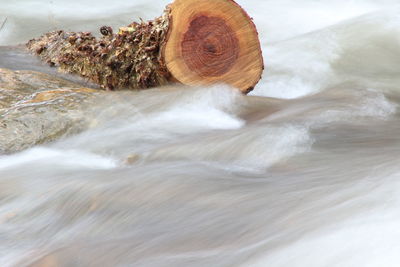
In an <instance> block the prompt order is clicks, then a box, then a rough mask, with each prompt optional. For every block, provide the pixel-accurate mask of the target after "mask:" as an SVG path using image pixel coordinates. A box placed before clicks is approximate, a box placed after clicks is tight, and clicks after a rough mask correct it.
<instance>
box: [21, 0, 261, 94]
mask: <svg viewBox="0 0 400 267" xmlns="http://www.w3.org/2000/svg"><path fill="white" fill-rule="evenodd" d="M100 31H101V33H102V35H103V37H101V38H100V39H96V38H95V37H94V36H93V35H92V34H91V33H88V32H79V33H72V32H64V31H57V32H51V33H47V34H45V35H44V36H42V37H40V38H38V39H33V40H31V41H29V43H28V44H27V46H28V48H29V49H30V50H31V51H32V52H34V53H35V54H37V55H39V56H40V57H41V59H42V60H44V61H46V62H47V63H48V64H50V65H51V66H58V67H59V68H60V69H61V70H62V71H65V72H70V73H75V74H79V75H81V76H83V77H85V78H88V79H89V80H91V81H93V82H95V83H97V84H99V85H100V86H101V87H103V88H106V89H110V90H113V89H118V88H132V89H141V88H149V87H155V86H160V85H165V84H167V83H170V82H179V83H183V84H187V85H209V84H214V83H227V84H230V85H232V86H234V87H237V88H239V89H240V90H241V91H242V92H244V93H248V92H250V91H251V90H252V89H253V88H254V86H255V85H256V84H257V83H258V81H259V80H260V78H261V74H262V71H263V59H262V54H261V48H260V43H259V39H258V34H257V30H256V28H255V25H254V23H253V22H252V20H251V18H250V17H249V16H248V15H247V13H246V12H245V11H244V10H243V9H242V8H241V7H240V6H239V5H238V4H236V3H235V2H234V1H233V0H175V2H174V3H172V4H170V5H169V6H167V8H166V9H165V11H164V14H163V15H162V16H161V17H158V18H156V19H155V20H152V21H148V22H143V21H142V22H141V23H136V22H134V23H132V24H130V25H128V26H127V27H122V28H120V29H119V32H118V33H116V34H114V33H113V31H112V29H111V28H110V27H106V26H103V27H102V28H101V29H100Z"/></svg>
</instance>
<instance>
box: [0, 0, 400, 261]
mask: <svg viewBox="0 0 400 267" xmlns="http://www.w3.org/2000/svg"><path fill="white" fill-rule="evenodd" d="M238 2H239V4H241V5H242V6H243V7H244V8H245V9H246V10H247V11H248V12H249V14H250V15H251V16H252V17H253V18H254V21H255V24H256V25H257V27H258V30H259V33H260V39H261V43H262V49H263V53H264V60H265V65H266V69H265V72H264V74H263V79H262V80H261V82H260V83H259V84H258V86H257V87H256V88H255V90H254V91H253V92H252V93H251V94H250V95H249V96H243V95H241V94H239V93H238V92H237V90H235V89H232V88H229V87H228V86H226V85H215V86H212V87H203V88H194V89H193V88H191V89H188V88H186V87H172V88H168V89H153V90H147V91H144V92H140V93H135V92H132V93H124V97H121V99H123V101H121V102H119V103H117V102H112V103H106V102H104V101H103V102H101V103H98V105H97V106H96V107H94V108H96V109H97V110H98V112H97V117H96V118H95V122H92V123H95V126H92V127H91V128H90V130H87V131H85V132H82V133H80V134H77V135H73V136H69V137H65V138H63V139H61V140H59V141H56V142H53V143H51V144H45V145H40V146H36V147H33V148H31V149H28V150H25V151H22V152H19V153H16V154H12V155H7V156H0V266H68V267H69V266H146V267H152V266H157V267H162V266H199V267H204V266H217V267H222V266H240V267H247V266H252V267H256V266H257V267H258V266H260V267H288V266H290V267H322V266H324V267H355V266H360V267H361V266H363V267H391V266H393V267H398V266H399V265H400V253H399V251H400V230H399V229H400V228H399V225H400V213H399V208H400V114H399V112H398V105H399V103H400V67H399V66H400V19H399V17H400V7H399V6H398V4H397V3H398V1H396V0H393V1H391V0H386V1H385V0H353V1H345V0H332V1H322V0H301V1H300V0H238ZM167 3H168V1H166V0H162V1H161V0H154V1H144V0H132V1H125V0H114V1H108V0H97V1H96V3H93V1H91V0H80V1H67V0H51V1H48V0H13V1H9V0H0V26H1V24H2V22H3V21H5V23H4V27H3V29H2V30H1V31H0V45H16V44H20V43H24V42H26V41H27V40H29V39H30V38H33V37H35V36H38V35H40V34H41V33H44V32H46V31H49V30H53V29H57V28H63V29H66V30H90V31H98V28H99V26H102V25H104V24H106V25H111V26H114V27H117V26H121V25H126V24H128V23H130V22H131V21H133V20H137V19H138V18H139V17H142V18H144V19H151V18H153V17H156V16H157V15H159V14H161V12H162V10H163V7H164V6H165V5H166V4H167ZM116 94H118V93H116ZM0 136H1V133H0ZM57 264H58V265H57Z"/></svg>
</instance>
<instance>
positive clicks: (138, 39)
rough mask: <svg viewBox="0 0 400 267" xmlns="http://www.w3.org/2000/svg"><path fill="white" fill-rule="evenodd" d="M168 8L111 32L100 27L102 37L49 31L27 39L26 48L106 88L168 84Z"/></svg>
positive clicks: (45, 59) (86, 33)
mask: <svg viewBox="0 0 400 267" xmlns="http://www.w3.org/2000/svg"><path fill="white" fill-rule="evenodd" d="M169 16H170V9H169V8H167V9H166V10H165V11H164V14H163V15H162V16H161V17H158V18H156V19H155V20H152V21H148V22H143V21H142V22H141V23H136V22H134V23H132V24H130V25H128V26H127V27H122V28H120V30H119V32H118V33H116V34H114V33H113V31H112V29H111V28H110V27H107V26H103V27H101V29H100V32H101V33H102V35H103V37H101V38H100V39H98V38H96V37H94V36H93V35H92V34H91V33H89V32H78V33H75V32H64V31H56V32H50V33H47V34H45V35H43V36H41V37H40V38H38V39H33V40H30V41H29V42H28V44H27V47H28V48H29V50H31V51H32V52H33V53H35V54H37V55H39V56H40V57H41V59H42V60H44V61H45V62H47V63H48V64H49V65H51V66H57V67H59V68H60V70H62V71H65V72H69V73H75V74H78V75H81V76H83V77H85V78H88V79H89V80H91V81H93V82H95V83H97V84H99V85H100V86H101V87H103V88H105V89H109V90H114V89H118V88H132V89H142V88H149V87H154V86H159V85H164V84H167V83H168V79H169V78H170V74H169V72H168V70H167V68H166V66H165V64H164V62H163V60H162V57H161V50H162V45H163V44H164V43H165V39H166V37H167V32H168V28H169V20H170V18H169Z"/></svg>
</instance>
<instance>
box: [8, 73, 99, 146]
mask: <svg viewBox="0 0 400 267" xmlns="http://www.w3.org/2000/svg"><path fill="white" fill-rule="evenodd" d="M99 93H101V92H100V91H98V90H95V89H90V88H86V87H82V86H81V85H79V84H77V83H74V82H70V81H67V80H64V79H62V78H58V77H54V76H52V75H49V74H45V73H41V72H36V71H13V70H9V69H5V68H0V154H8V153H12V152H17V151H20V150H23V149H26V148H29V147H31V146H34V145H37V144H42V143H46V142H50V141H53V140H55V139H57V138H59V137H61V136H65V135H69V134H73V133H77V132H80V131H82V130H84V129H85V127H86V126H85V125H87V124H86V123H85V122H86V121H87V119H86V116H85V109H87V108H88V107H89V106H90V101H91V100H92V101H93V98H94V96H95V95H97V94H99Z"/></svg>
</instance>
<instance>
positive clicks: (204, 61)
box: [163, 0, 264, 93]
mask: <svg viewBox="0 0 400 267" xmlns="http://www.w3.org/2000/svg"><path fill="white" fill-rule="evenodd" d="M171 18H172V19H171V22H170V27H169V32H168V37H167V41H166V45H165V48H164V50H163V53H164V60H165V64H166V66H167V68H168V70H169V72H170V73H171V75H172V76H173V77H174V78H175V79H176V80H177V81H179V82H181V83H183V84H189V85H198V84H213V83H219V82H224V83H227V84H230V85H232V86H234V87H237V88H239V89H240V90H241V91H242V92H244V93H248V92H249V91H251V90H252V89H253V88H254V87H255V85H256V84H257V83H258V81H259V80H260V79H261V75H262V71H263V68H264V65H263V59H262V52H261V47H260V42H259V38H258V33H257V30H256V27H255V25H254V23H253V21H252V19H251V18H250V17H249V16H248V15H247V13H246V12H245V11H244V10H243V9H242V8H241V7H240V6H239V5H238V4H236V3H235V2H234V1H232V0H202V1H198V0H176V1H175V2H174V3H173V4H172V5H171Z"/></svg>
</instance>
